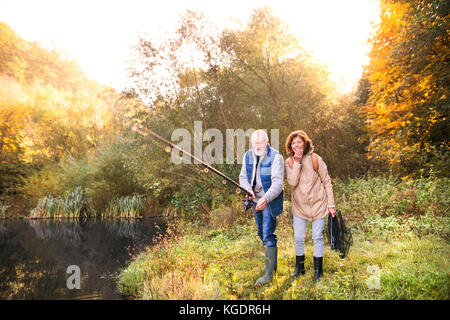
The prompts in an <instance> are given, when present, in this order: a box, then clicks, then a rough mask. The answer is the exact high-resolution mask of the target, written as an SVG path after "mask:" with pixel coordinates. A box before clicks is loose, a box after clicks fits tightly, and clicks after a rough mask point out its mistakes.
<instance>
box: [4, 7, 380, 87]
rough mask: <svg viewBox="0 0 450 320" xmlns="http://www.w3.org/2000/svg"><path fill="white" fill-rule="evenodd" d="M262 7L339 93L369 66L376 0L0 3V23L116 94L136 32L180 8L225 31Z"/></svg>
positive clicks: (164, 28)
mask: <svg viewBox="0 0 450 320" xmlns="http://www.w3.org/2000/svg"><path fill="white" fill-rule="evenodd" d="M264 5H267V6H269V7H270V8H272V9H273V12H274V14H275V15H276V16H278V17H279V18H280V19H282V20H283V21H284V22H286V23H287V24H288V25H289V27H290V31H291V32H292V33H293V34H294V35H296V36H297V37H299V39H301V43H302V45H303V46H304V47H305V48H306V49H307V50H309V51H310V52H311V53H312V55H313V56H314V57H315V58H316V59H317V60H318V61H319V62H321V63H325V64H327V65H328V67H329V70H330V71H331V73H332V75H333V78H334V79H335V80H336V81H338V83H339V88H340V90H341V91H342V92H348V91H349V90H351V89H352V87H353V86H354V85H355V84H356V81H357V80H358V79H359V77H360V76H361V72H362V65H363V64H366V63H367V62H368V58H367V56H366V54H367V53H368V51H369V49H370V47H369V46H368V44H367V43H366V41H367V39H368V37H369V36H370V33H371V32H372V24H371V22H373V23H377V21H378V14H379V13H378V2H377V1H376V0H340V1H335V0H314V1H312V0H297V1H291V0H289V1H288V0H272V1H269V0H250V1H245V0H244V1H242V0H229V1H211V0H209V1H208V0H190V1H182V0H165V1H143V0H128V1H117V0H116V1H106V0H93V1H91V0H89V1H87V0H64V1H60V0H40V1H32V0H28V1H26V0H2V1H1V2H0V21H4V22H6V23H7V24H9V25H10V26H11V27H12V28H13V30H15V31H16V32H17V33H18V34H19V36H21V37H23V38H24V39H26V40H29V41H36V42H39V43H41V44H42V45H43V46H44V47H46V48H52V47H56V48H59V49H62V50H64V51H65V52H66V53H67V54H68V56H69V57H70V58H73V59H75V60H76V61H77V62H78V63H79V64H80V65H81V66H82V68H83V70H84V71H85V73H86V75H87V76H88V77H91V78H93V79H96V80H97V81H99V82H100V83H103V84H109V85H112V86H113V87H115V88H116V89H121V88H123V83H124V81H123V79H124V69H125V63H126V60H127V59H128V58H129V56H130V53H131V49H130V46H131V45H132V44H134V43H135V41H136V39H137V34H138V33H149V34H152V35H157V34H158V35H161V34H162V35H164V34H166V33H167V32H173V30H174V29H175V27H176V24H177V21H178V16H179V14H181V13H182V12H184V11H185V10H186V9H191V10H196V11H201V12H203V13H205V15H206V16H208V17H209V18H210V19H211V20H212V21H214V22H215V23H217V25H218V27H219V28H220V27H232V26H234V25H235V24H236V23H235V22H236V20H238V21H240V22H241V23H243V24H245V23H246V22H247V20H248V18H249V16H250V15H251V13H252V10H253V9H254V8H258V7H262V6H264Z"/></svg>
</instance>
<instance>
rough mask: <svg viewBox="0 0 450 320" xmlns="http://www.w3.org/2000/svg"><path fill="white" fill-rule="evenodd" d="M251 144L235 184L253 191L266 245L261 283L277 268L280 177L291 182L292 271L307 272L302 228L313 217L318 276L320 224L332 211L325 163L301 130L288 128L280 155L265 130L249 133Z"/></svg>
mask: <svg viewBox="0 0 450 320" xmlns="http://www.w3.org/2000/svg"><path fill="white" fill-rule="evenodd" d="M250 140H251V145H252V148H251V149H250V150H248V151H247V152H246V153H245V155H244V159H243V162H242V169H241V173H240V175H239V184H240V185H241V187H243V188H244V189H246V190H247V191H248V192H249V193H250V194H251V195H252V196H250V197H249V199H251V200H252V201H253V212H254V216H255V222H256V226H257V232H258V236H259V238H260V239H261V241H262V243H263V245H264V253H265V261H266V267H265V274H264V275H263V276H262V277H261V278H259V279H258V280H257V281H256V285H262V284H265V283H267V282H269V281H271V280H272V278H273V275H274V273H275V272H276V270H277V236H276V235H275V234H274V232H275V228H276V223H277V222H276V217H277V216H278V215H279V214H280V213H281V212H282V211H283V195H284V191H283V180H284V171H286V176H287V182H288V183H289V185H291V186H292V193H291V204H292V205H291V212H292V215H293V221H294V222H293V225H294V244H295V256H296V257H295V269H294V272H293V273H292V276H293V277H295V276H298V275H299V274H305V267H304V261H305V248H304V242H305V241H304V240H305V230H306V224H307V222H308V221H312V239H313V244H314V257H313V258H314V281H317V280H319V278H320V277H321V276H322V260H323V255H324V244H323V237H322V233H323V228H324V226H325V218H326V217H327V215H328V213H331V215H332V216H333V217H334V215H335V214H336V211H335V206H334V196H333V188H332V185H331V179H330V177H329V175H328V171H327V166H326V165H325V163H324V162H323V160H322V158H321V157H320V156H318V155H317V154H315V153H314V147H313V145H312V141H311V139H310V138H309V137H308V136H307V134H306V133H305V132H303V131H301V130H298V131H294V132H292V133H291V134H289V136H288V138H287V139H286V144H285V147H286V154H287V156H288V158H287V159H286V161H283V157H282V155H281V154H280V153H279V152H278V151H277V150H275V149H273V148H272V147H271V146H270V145H269V139H268V137H267V134H266V132H265V131H263V130H256V131H254V132H253V134H252V136H251V139H250Z"/></svg>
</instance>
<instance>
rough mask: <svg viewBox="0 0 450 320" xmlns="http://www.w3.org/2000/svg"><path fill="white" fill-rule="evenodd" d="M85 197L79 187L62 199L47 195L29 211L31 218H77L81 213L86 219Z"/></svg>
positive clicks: (86, 206)
mask: <svg viewBox="0 0 450 320" xmlns="http://www.w3.org/2000/svg"><path fill="white" fill-rule="evenodd" d="M87 212H88V205H87V197H86V194H85V193H84V190H83V189H82V188H81V187H77V188H75V190H74V191H72V192H70V193H68V194H66V195H65V196H63V197H58V196H56V197H55V196H52V195H50V194H47V195H46V196H45V197H43V198H41V199H39V201H38V204H37V206H36V207H35V208H34V209H33V210H31V216H32V217H33V218H62V217H65V218H79V217H80V215H81V214H82V213H83V214H84V215H85V216H86V217H87Z"/></svg>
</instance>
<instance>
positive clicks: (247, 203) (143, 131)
mask: <svg viewBox="0 0 450 320" xmlns="http://www.w3.org/2000/svg"><path fill="white" fill-rule="evenodd" d="M132 130H133V131H136V132H137V133H140V134H142V135H144V136H148V134H150V135H152V136H153V137H155V138H156V139H158V140H159V141H162V142H164V143H165V144H167V145H169V146H170V147H172V148H175V149H177V150H179V151H181V152H183V153H184V154H187V155H188V156H189V157H191V158H192V159H194V160H197V161H198V162H200V163H201V164H202V165H204V166H205V167H206V168H208V169H210V170H211V171H213V172H215V173H217V174H218V175H219V176H221V177H222V178H224V179H226V180H227V181H229V182H231V183H232V184H234V185H235V186H236V187H238V188H239V189H241V190H243V191H244V192H245V193H246V194H247V197H246V198H245V199H244V200H243V202H244V207H245V211H247V210H248V209H249V208H251V207H252V206H253V204H252V202H253V201H252V200H250V199H249V198H248V197H249V196H252V194H251V193H250V192H248V191H247V190H246V189H244V188H243V187H241V185H240V184H239V183H237V182H236V181H234V180H233V179H231V178H230V177H228V176H226V175H225V174H223V173H222V172H220V171H219V170H217V169H216V168H214V167H212V166H211V165H210V164H208V163H207V162H205V161H203V160H201V159H199V158H197V157H196V156H194V155H192V154H191V153H190V152H187V151H186V150H184V149H183V148H181V147H179V146H177V145H175V144H173V143H172V142H170V141H168V140H167V139H164V138H163V137H161V136H160V135H159V134H157V133H155V132H153V131H152V130H150V129H148V128H144V127H143V126H142V125H140V124H139V125H135V126H132Z"/></svg>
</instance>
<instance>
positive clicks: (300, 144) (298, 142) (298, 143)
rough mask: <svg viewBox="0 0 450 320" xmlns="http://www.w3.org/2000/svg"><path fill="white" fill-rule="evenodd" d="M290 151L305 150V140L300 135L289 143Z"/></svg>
mask: <svg viewBox="0 0 450 320" xmlns="http://www.w3.org/2000/svg"><path fill="white" fill-rule="evenodd" d="M291 147H292V151H300V150H301V149H303V150H305V142H304V141H303V139H302V137H295V138H294V139H293V140H292V143H291Z"/></svg>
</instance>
